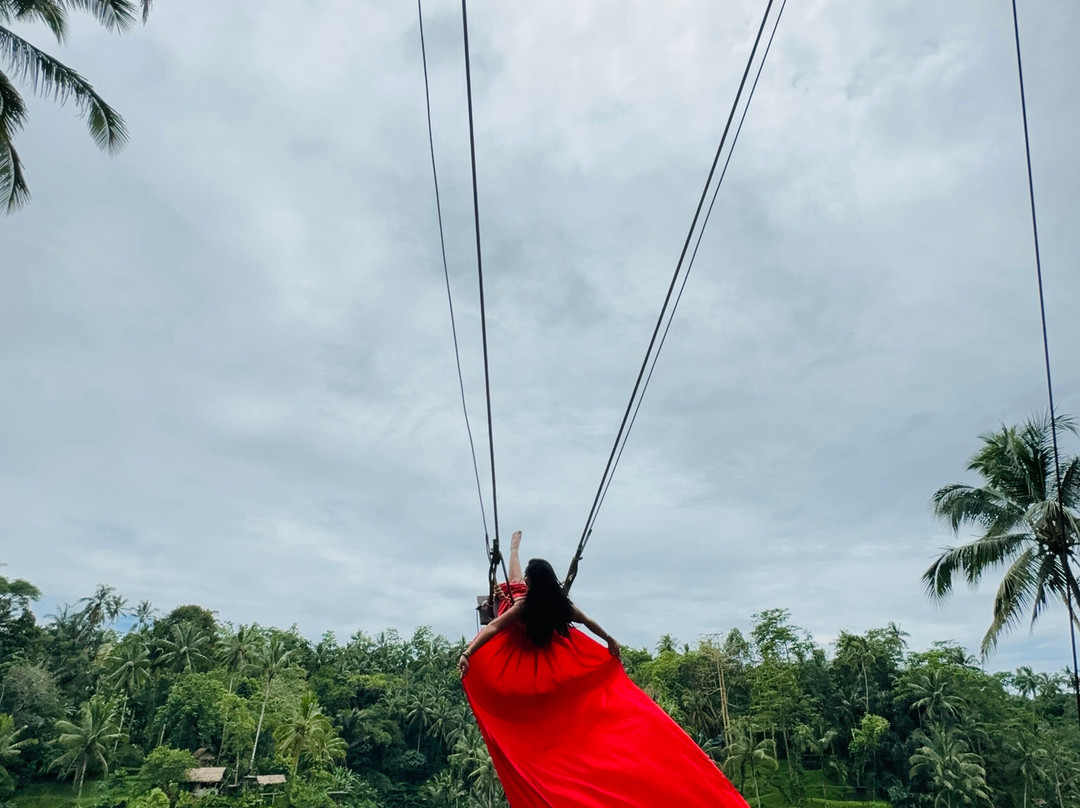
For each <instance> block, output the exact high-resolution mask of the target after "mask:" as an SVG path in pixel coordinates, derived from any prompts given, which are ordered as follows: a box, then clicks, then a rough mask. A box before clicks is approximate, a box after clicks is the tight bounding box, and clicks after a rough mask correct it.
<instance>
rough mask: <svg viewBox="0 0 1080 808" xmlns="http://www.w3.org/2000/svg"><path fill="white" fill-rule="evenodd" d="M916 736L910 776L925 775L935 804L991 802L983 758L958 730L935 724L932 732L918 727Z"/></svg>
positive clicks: (956, 807) (956, 806)
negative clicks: (970, 749)
mask: <svg viewBox="0 0 1080 808" xmlns="http://www.w3.org/2000/svg"><path fill="white" fill-rule="evenodd" d="M915 738H916V742H917V743H918V744H919V746H918V748H917V749H916V750H915V754H913V755H912V756H911V758H910V759H909V763H910V764H911V772H910V775H909V776H910V777H916V776H918V775H924V776H926V778H927V779H928V780H929V782H930V788H931V790H932V793H933V796H934V802H933V804H934V808H960V806H968V805H989V804H990V800H991V793H992V792H991V790H990V787H989V786H988V785H987V784H986V769H985V768H984V767H983V763H982V759H981V758H980V757H979V756H978V755H976V754H975V753H974V752H971V751H969V750H968V745H967V743H966V742H965V741H964V739H963V738H961V737H960V733H959V732H957V731H956V730H952V729H945V728H944V727H941V726H937V725H935V726H932V727H931V728H930V732H929V733H924V732H923V731H922V730H916V732H915Z"/></svg>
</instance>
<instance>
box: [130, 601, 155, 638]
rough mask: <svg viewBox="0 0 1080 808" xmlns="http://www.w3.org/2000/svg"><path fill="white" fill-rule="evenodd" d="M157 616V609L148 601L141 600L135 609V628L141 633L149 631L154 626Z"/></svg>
mask: <svg viewBox="0 0 1080 808" xmlns="http://www.w3.org/2000/svg"><path fill="white" fill-rule="evenodd" d="M156 616H157V609H155V608H154V606H153V604H152V603H150V601H148V600H140V601H139V604H138V605H137V606H136V607H135V611H134V617H135V628H136V629H138V630H139V631H140V632H143V631H148V630H149V629H150V627H151V626H152V625H154V618H155V617H156Z"/></svg>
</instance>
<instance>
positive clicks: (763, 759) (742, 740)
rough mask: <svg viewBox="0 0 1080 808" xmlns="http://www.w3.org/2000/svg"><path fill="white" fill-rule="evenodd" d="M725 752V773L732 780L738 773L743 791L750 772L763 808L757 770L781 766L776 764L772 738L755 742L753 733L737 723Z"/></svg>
mask: <svg viewBox="0 0 1080 808" xmlns="http://www.w3.org/2000/svg"><path fill="white" fill-rule="evenodd" d="M724 751H725V753H726V754H725V757H724V762H723V764H722V768H723V769H724V772H725V773H727V776H728V777H731V778H734V777H735V774H736V772H737V773H738V775H739V790H740V791H742V788H743V785H745V783H746V772H747V770H749V771H750V777H751V779H752V780H753V783H754V797H755V801H756V802H757V808H761V789H760V787H759V786H758V775H757V770H758V768H759V767H760V766H770V767H772V768H774V769H775V768H777V767H778V766H779V764H778V763H777V762H776V743H775V742H774V741H773V740H772V739H770V738H765V739H763V740H761V741H757V742H755V741H754V734H753V732H752V731H751V730H750V729H749V728H748V727H747V726H745V725H744V724H742V723H741V722H736V723H733V724H732V725H731V737H730V738H729V739H728V745H727V747H726V748H725V750H724Z"/></svg>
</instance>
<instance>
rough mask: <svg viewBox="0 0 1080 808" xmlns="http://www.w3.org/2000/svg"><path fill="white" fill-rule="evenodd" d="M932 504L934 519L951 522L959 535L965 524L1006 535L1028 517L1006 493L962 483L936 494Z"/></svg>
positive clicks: (949, 486)
mask: <svg viewBox="0 0 1080 808" xmlns="http://www.w3.org/2000/svg"><path fill="white" fill-rule="evenodd" d="M931 504H932V506H933V510H934V515H935V516H937V517H938V518H939V519H943V520H945V521H947V522H948V523H949V526H950V527H951V528H952V529H953V531H954V532H959V530H960V528H961V526H963V525H965V524H973V525H979V526H981V527H983V528H984V529H986V530H988V531H992V532H994V533H1005V532H1008V531H1009V530H1012V529H1013V528H1014V527H1015V526H1016V524H1017V523H1018V522H1019V521H1020V520H1021V519H1022V518H1023V515H1024V509H1023V508H1022V507H1020V506H1019V505H1018V504H1017V503H1015V502H1012V501H1010V500H1009V498H1008V497H1006V496H1004V495H1003V494H1002V493H1000V492H998V491H996V490H994V489H992V488H988V487H984V488H975V487H973V486H970V485H964V484H962V483H953V484H950V485H946V486H943V487H942V488H939V489H938V490H937V491H935V492H934V495H933V497H932V498H931Z"/></svg>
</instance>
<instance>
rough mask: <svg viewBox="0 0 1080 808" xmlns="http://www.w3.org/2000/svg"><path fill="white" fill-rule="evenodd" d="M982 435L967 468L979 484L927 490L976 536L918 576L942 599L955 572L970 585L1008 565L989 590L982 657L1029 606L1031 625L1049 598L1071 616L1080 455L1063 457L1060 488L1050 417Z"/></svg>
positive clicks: (943, 512) (1066, 421)
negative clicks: (978, 478) (1062, 604)
mask: <svg viewBox="0 0 1080 808" xmlns="http://www.w3.org/2000/svg"><path fill="white" fill-rule="evenodd" d="M1057 423H1058V425H1059V426H1060V427H1062V428H1063V429H1066V430H1068V431H1070V432H1073V433H1075V432H1076V426H1075V422H1074V421H1073V420H1072V419H1071V418H1067V417H1062V418H1058V419H1057ZM981 440H982V442H983V447H982V449H980V450H979V452H978V453H977V454H976V455H975V456H974V457H973V458H972V459H971V462H970V463H969V464H968V469H969V470H971V471H975V472H977V473H978V474H979V475H980V476H981V477H982V478H983V481H984V483H983V485H981V486H972V485H966V484H963V483H953V484H951V485H946V486H944V487H943V488H939V489H938V490H937V492H936V493H935V494H934V496H933V508H934V514H935V515H936V516H938V517H939V518H941V519H943V520H944V521H946V522H947V523H948V524H949V525H950V526H951V527H952V529H953V530H954V531H956V532H959V530H960V528H961V527H962V526H964V525H971V526H973V527H975V528H977V529H978V531H979V532H980V533H981V535H980V536H979V537H978V538H976V539H975V540H974V541H972V542H969V543H968V544H964V545H961V546H960V547H950V548H948V549H946V550H945V551H944V552H942V554H941V555H940V556H938V558H937V559H936V560H935V561H934V563H933V564H932V565H931V566H930V568H929V569H928V570H927V571H926V572H925V573H923V583H924V584H925V585H926V592H927V595H929V596H930V597H931V598H934V599H941V598H945V597H947V596H948V595H949V594H950V593H951V592H952V590H953V583H954V579H955V578H956V576H957V575H962V576H963V577H964V579H965V580H966V581H967V582H968V583H969V584H976V583H978V582H979V580H980V579H981V578H982V577H983V575H984V574H986V573H987V572H988V571H990V570H992V569H994V568H996V567H999V566H1004V565H1006V564H1008V565H1009V566H1008V568H1007V569H1006V571H1005V575H1004V577H1003V578H1002V580H1001V584H1000V586H999V587H998V590H997V593H996V595H995V596H994V607H993V608H994V619H993V622H991V624H990V628H989V629H987V631H986V635H985V636H984V637H983V640H982V653H983V655H984V656H985V655H987V654H988V653H989V652H990V651H991V650H993V648H994V646H995V644H996V643H997V640H998V637H999V636H1000V635H1001V633H1002V632H1003V631H1005V630H1006V629H1009V628H1012V627H1014V626H1015V625H1016V624H1017V623H1018V622H1019V621H1020V619H1021V618H1022V616H1023V614H1024V612H1026V611H1028V610H1030V612H1031V622H1032V624H1034V623H1035V621H1036V620H1037V619H1038V617H1039V615H1040V614H1041V613H1042V611H1043V609H1044V608H1045V607H1046V605H1047V603H1048V601H1049V600H1050V599H1051V598H1054V599H1056V598H1061V600H1062V601H1065V602H1066V603H1067V604H1068V602H1069V601H1070V600H1071V601H1072V606H1071V607H1070V614H1071V616H1072V619H1073V621H1074V622H1075V621H1076V620H1077V611H1076V609H1075V605H1076V604H1078V603H1080V588H1078V586H1077V581H1076V569H1075V567H1076V563H1077V546H1078V535H1080V534H1078V530H1077V508H1078V507H1080V458H1077V457H1072V458H1065V459H1064V462H1063V463H1061V466H1060V468H1061V485H1060V488H1059V486H1058V483H1057V473H1056V471H1055V464H1054V447H1053V437H1052V432H1051V426H1050V422H1049V419H1036V418H1032V419H1030V420H1028V421H1026V422H1025V423H1024V424H1023V425H1021V426H1019V427H1004V426H1003V427H1002V428H1001V429H999V430H998V431H996V432H991V433H988V434H985V435H982V436H981ZM1059 498H1060V503H1061V504H1060V506H1059V504H1058V500H1059Z"/></svg>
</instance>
